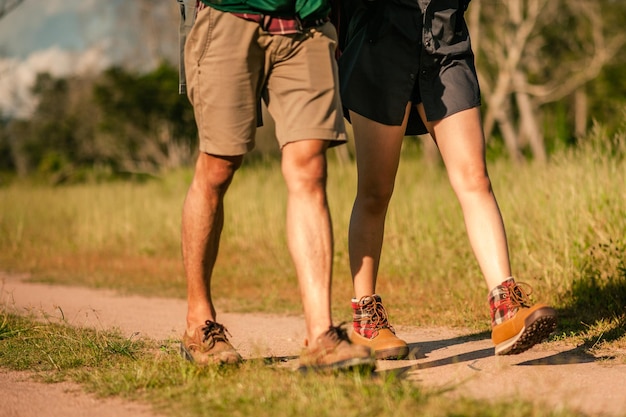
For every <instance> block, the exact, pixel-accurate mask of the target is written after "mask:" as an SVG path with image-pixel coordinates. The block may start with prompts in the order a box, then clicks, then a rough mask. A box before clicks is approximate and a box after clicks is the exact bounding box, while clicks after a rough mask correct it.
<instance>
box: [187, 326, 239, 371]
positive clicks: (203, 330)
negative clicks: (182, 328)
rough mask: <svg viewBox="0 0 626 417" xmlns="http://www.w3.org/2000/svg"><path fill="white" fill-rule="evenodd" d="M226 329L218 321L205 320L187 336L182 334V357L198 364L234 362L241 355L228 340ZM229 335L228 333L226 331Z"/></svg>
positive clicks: (237, 360)
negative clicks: (191, 334)
mask: <svg viewBox="0 0 626 417" xmlns="http://www.w3.org/2000/svg"><path fill="white" fill-rule="evenodd" d="M227 333H228V330H226V328H225V327H224V326H222V325H221V324H219V323H216V322H214V321H211V320H207V321H206V322H205V325H204V326H198V327H197V328H196V330H195V331H194V333H193V336H189V335H188V334H187V332H185V334H184V335H183V340H182V342H181V344H180V354H181V355H182V357H183V358H185V359H187V360H188V361H190V362H194V363H196V364H198V365H202V366H204V365H222V364H236V363H240V362H241V361H242V359H241V356H240V355H239V353H237V351H236V350H235V348H234V347H233V345H231V344H230V342H229V341H228V337H226V334H227ZM228 334H229V335H230V333H228Z"/></svg>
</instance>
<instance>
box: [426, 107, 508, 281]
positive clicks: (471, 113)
mask: <svg viewBox="0 0 626 417" xmlns="http://www.w3.org/2000/svg"><path fill="white" fill-rule="evenodd" d="M418 111H419V113H420V115H421V117H422V119H423V120H426V117H425V115H424V108H423V105H421V104H420V105H418ZM426 127H427V128H428V130H429V132H430V134H431V136H432V137H433V140H434V141H435V142H436V144H437V146H438V147H439V151H440V152H441V157H442V158H443V161H444V164H445V165H446V169H447V171H448V177H449V179H450V184H451V185H452V188H453V190H454V192H455V194H456V196H457V198H458V200H459V203H460V204H461V209H462V211H463V216H464V219H465V227H466V229H467V234H468V237H469V241H470V245H471V247H472V250H473V252H474V255H475V256H476V259H477V261H478V264H479V266H480V269H481V271H482V273H483V276H484V278H485V281H486V283H487V287H488V289H489V290H491V289H493V288H495V287H496V286H498V285H500V284H501V283H502V282H503V281H504V280H506V279H507V278H508V277H510V276H511V266H510V262H509V251H508V244H507V239H506V233H505V230H504V224H503V221H502V216H501V214H500V209H499V208H498V203H497V202H496V198H495V195H494V193H493V190H492V187H491V181H490V179H489V174H488V173H487V164H486V161H485V139H484V135H483V130H482V124H481V118H480V110H479V109H478V108H472V109H469V110H464V111H461V112H459V113H456V114H453V115H451V116H449V117H446V118H445V119H443V120H439V121H435V122H426Z"/></svg>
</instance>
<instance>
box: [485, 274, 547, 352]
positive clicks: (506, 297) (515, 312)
mask: <svg viewBox="0 0 626 417" xmlns="http://www.w3.org/2000/svg"><path fill="white" fill-rule="evenodd" d="M531 293H532V288H531V287H530V286H529V285H527V284H524V283H521V282H520V283H516V282H515V281H514V280H513V279H508V280H506V281H504V282H503V283H502V285H499V286H497V287H496V288H494V289H493V290H492V291H491V292H490V294H489V304H490V306H491V316H492V326H493V327H492V331H491V340H492V341H493V343H494V345H495V353H496V355H516V354H518V353H522V352H525V351H527V350H528V349H530V348H532V347H533V346H535V345H536V344H537V343H540V342H542V341H543V340H544V339H547V338H548V336H549V335H550V333H552V332H553V331H554V329H556V321H557V320H556V311H555V310H554V309H553V308H552V307H549V306H547V305H545V304H535V305H532V304H531V301H530V294H531Z"/></svg>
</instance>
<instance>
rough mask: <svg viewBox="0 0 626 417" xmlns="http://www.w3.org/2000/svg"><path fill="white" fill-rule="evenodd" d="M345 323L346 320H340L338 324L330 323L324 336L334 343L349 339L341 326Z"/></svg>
mask: <svg viewBox="0 0 626 417" xmlns="http://www.w3.org/2000/svg"><path fill="white" fill-rule="evenodd" d="M345 324H346V322H342V323H340V324H339V325H338V326H332V325H331V326H330V327H329V328H328V330H327V331H326V333H325V336H327V337H328V339H330V340H332V341H333V342H334V343H339V342H341V341H345V340H349V339H348V332H347V331H346V329H345V328H344V327H343V326H344V325H345Z"/></svg>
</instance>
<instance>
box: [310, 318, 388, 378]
mask: <svg viewBox="0 0 626 417" xmlns="http://www.w3.org/2000/svg"><path fill="white" fill-rule="evenodd" d="M298 369H299V370H300V371H301V372H306V371H309V370H312V371H328V370H331V371H334V370H337V371H345V370H361V371H374V369H376V359H375V358H374V356H373V355H372V350H371V349H370V348H368V347H366V346H360V345H355V344H352V343H351V342H350V340H349V339H348V335H347V334H346V331H345V330H344V329H342V328H341V326H330V327H329V329H328V330H327V331H326V332H325V333H323V334H322V335H320V336H318V338H317V339H316V340H315V343H314V344H313V345H312V346H309V343H308V341H306V342H305V348H304V350H303V351H302V353H301V354H300V367H299V368H298Z"/></svg>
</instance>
